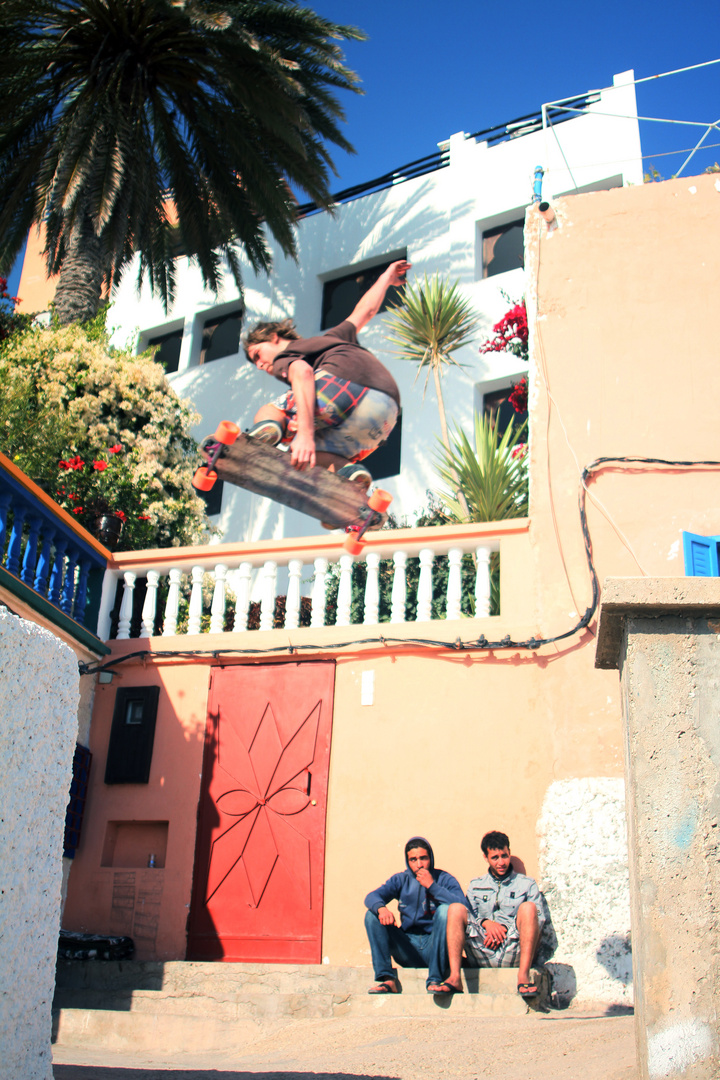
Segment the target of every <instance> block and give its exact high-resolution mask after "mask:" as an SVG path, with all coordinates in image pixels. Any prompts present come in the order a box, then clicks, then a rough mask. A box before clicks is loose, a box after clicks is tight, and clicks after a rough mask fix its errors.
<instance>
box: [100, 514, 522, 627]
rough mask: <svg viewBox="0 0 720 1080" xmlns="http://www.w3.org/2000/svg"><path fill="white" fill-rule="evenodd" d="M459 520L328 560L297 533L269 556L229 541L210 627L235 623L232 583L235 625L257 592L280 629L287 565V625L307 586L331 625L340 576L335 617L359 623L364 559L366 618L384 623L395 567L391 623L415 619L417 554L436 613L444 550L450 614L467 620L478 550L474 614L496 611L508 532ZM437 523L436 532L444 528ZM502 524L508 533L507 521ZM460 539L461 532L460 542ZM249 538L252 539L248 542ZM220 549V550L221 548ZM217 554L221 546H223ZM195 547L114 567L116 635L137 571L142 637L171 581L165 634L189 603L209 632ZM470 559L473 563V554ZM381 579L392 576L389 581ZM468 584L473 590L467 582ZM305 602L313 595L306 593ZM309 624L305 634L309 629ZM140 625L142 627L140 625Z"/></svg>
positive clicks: (421, 590)
mask: <svg viewBox="0 0 720 1080" xmlns="http://www.w3.org/2000/svg"><path fill="white" fill-rule="evenodd" d="M457 528H458V531H460V532H461V535H460V536H458V535H457V533H455V534H454V533H453V532H452V529H451V528H450V527H448V528H443V529H438V530H437V532H438V534H439V535H440V537H441V539H440V540H439V542H438V543H437V544H435V539H434V536H433V537H429V536H428V533H429V532H430V530H423V532H424V536H423V535H422V533H421V535H420V536H418V538H417V539H416V540H415V539H413V538H412V536H409V537H408V536H407V534H405V535H404V536H403V537H400V536H399V537H398V539H399V540H401V543H400V544H398V546H395V544H393V542H392V534H391V533H388V534H387V539H386V536H385V534H383V535H382V542H379V540H380V537H379V536H378V537H376V538H374V542H371V543H369V544H368V547H367V549H366V551H365V553H364V554H361V555H360V556H358V557H356V558H353V556H351V555H348V554H346V553H344V552H343V551H342V549H339V550H337V554H336V555H334V557H333V559H332V560H329V559H328V558H327V556H326V555H325V554H323V555H315V554H314V553H313V552H312V549H310V550H309V551H308V550H307V548H305V551H306V554H305V557H304V558H303V557H302V555H303V552H302V550H300V551H298V547H297V545H296V546H295V547H293V542H292V541H290V542H288V543H287V545H286V546H285V547H284V549H283V548H282V547H281V545H280V544H278V543H277V542H270V543H269V544H268V545H267V547H268V548H270V552H269V553H268V554H272V555H273V557H272V558H269V557H268V554H265V555H263V545H256V546H255V547H254V548H252V549H251V550H250V551H248V554H247V556H245V557H244V558H243V557H242V555H241V554H240V553H238V554H237V555H236V556H235V559H236V560H237V561H235V560H234V559H233V553H232V550H231V547H230V545H223V546H222V547H221V548H220V551H222V554H223V557H224V560H225V561H222V562H218V563H217V564H216V566H215V568H214V570H213V572H212V578H213V592H212V603H211V609H210V625H209V630H210V632H211V633H213V634H223V633H225V632H226V630H225V618H226V608H227V600H228V596H227V590H228V589H231V590H232V592H233V593H234V594H235V598H236V608H235V622H234V626H233V630H234V632H236V633H238V632H240V633H243V632H246V631H247V627H248V616H249V610H250V600H251V597H253V596H255V597H257V598H258V599H259V600H260V627H259V629H260V631H262V632H268V631H271V630H272V629H273V623H274V620H275V610H276V599H277V594H278V575H279V574H282V575H283V580H286V581H287V584H286V586H285V588H284V590H283V589H282V586H281V591H285V592H286V596H285V618H284V624H283V626H284V629H285V630H286V631H299V629H300V621H301V611H302V604H303V597H304V596H305V597H307V594H308V591H309V600H310V606H311V619H310V624H311V627H312V628H319V627H322V626H325V625H326V600H327V591H328V587H330V586H331V585H332V587H334V588H336V589H337V602H336V615H335V620H334V624H335V625H336V626H338V627H345V626H350V624H351V619H352V604H353V595H354V592H353V589H354V583H353V578H354V566H355V564H356V562H360V561H363V560H364V562H365V567H366V578H365V590H364V596H363V598H362V600H363V614H362V622H363V624H364V625H365V626H373V627H374V626H377V625H378V624H379V620H380V600H381V596H383V595H385V584H384V583H385V581H386V580H387V579H388V578H389V577H390V575H392V583H391V585H390V586H389V589H388V592H389V596H388V601H389V606H390V622H391V623H395V624H403V623H406V622H407V617H406V607H407V601H408V593H409V589H410V586H409V585H408V561H409V560H415V565H417V563H419V578H418V582H417V595H416V597H415V600H416V603H417V613H416V616H415V618H416V621H417V622H418V623H424V622H430V621H433V581H434V574H435V572H436V565H437V560H438V558H442V559H444V560H446V561H447V590H446V597H445V601H446V603H445V616H444V618H445V619H447V620H457V619H460V618H461V617H462V603H463V558H464V557H465V556H473V559H474V562H475V565H476V576H475V586H474V601H475V617H476V618H487V617H488V616H489V615H490V603H491V589H490V564H491V556H492V554H493V552H497V551H499V550H500V541H499V540H498V539H497V538H496V537H493V536H492V535H488V534H489V533H490V530H489V529H488V527H487V526H485V527H478V531H477V532H475V533H474V534H473V532H472V531H470V530H467V529H465V530H460V527H457ZM481 528H482V529H483V531H482V532H481V531H480V529H481ZM432 531H433V533H434V532H435V530H432ZM498 531H499V532H502V530H501V529H499V530H498ZM456 537H457V539H456ZM486 538H487V539H486ZM428 540H430V543H428ZM453 540H455V542H454V543H453ZM479 541H482V542H479ZM431 544H432V545H433V546H431ZM243 546H246V547H249V545H243ZM215 550H216V551H217V549H215ZM321 550H322V549H321ZM326 550H327V548H326ZM220 551H218V554H220ZM236 551H237V548H236ZM211 552H212V549H208V554H210V553H211ZM276 552H277V554H276ZM212 553H213V554H214V552H212ZM193 554H194V558H193V556H192V555H191V554H190V553H188V559H187V561H185V562H183V560H182V552H181V551H178V549H175V550H174V551H173V553H172V555H171V554H170V553H168V555H169V558H168V561H167V562H166V563H164V564H160V560H156V562H155V565H154V566H152V567H149V568H148V569H146V570H144V571H143V570H140V569H139V568H138V561H137V558H136V557H135V559H134V561H133V563H132V565H133V569H132V570H130V569H128V570H125V571H123V570H122V561H121V560H122V556H119V557H118V559H117V564H116V567H115V569H114V571H113V573H114V575H115V576H114V577H112V581H113V582H114V581H115V580H116V579H117V577H118V576H120V577H121V580H122V583H123V591H122V600H121V603H120V611H119V616H118V628H117V638H118V639H119V640H123V639H127V638H129V637H130V634H131V623H132V617H133V595H134V590H135V585H136V579H137V577H138V576H139V577H140V578H141V579H142V578H144V579H145V599H144V603H143V608H142V616H141V626H140V629H139V636H140V637H142V638H149V637H152V636H153V634H154V633H155V623H156V619H157V611H158V601H157V598H158V590H159V588H160V587H161V583H162V582H165V585H166V588H167V600H166V603H165V611H164V613H163V624H162V635H163V636H164V637H170V636H173V635H176V634H177V633H178V620H179V612H180V611H181V610H182V608H183V604H185V603H186V604H187V629H186V630H185V629H184V628H183V627H182V626H181V629H180V633H185V632H186V633H188V634H200V633H202V632H203V610H204V609H203V582H204V580H205V574H206V568H205V567H204V566H202V565H200V564H198V563H197V562H196V561H195V560H196V559H197V549H196V550H195V552H194V553H193ZM170 559H172V562H170ZM331 561H332V569H331ZM467 561H468V565H469V560H467ZM311 568H312V569H311ZM381 572H382V578H381ZM310 579H311V583H310ZM109 580H110V579H109ZM410 580H411V581H414V580H415V575H414V573H413V574H411V575H410ZM381 582H382V583H383V587H382V590H381ZM113 588H114V584H113ZM435 590H436V591H437V581H435ZM465 591H466V592H467V586H466V588H465ZM305 602H307V599H306V600H305ZM108 603H109V601H108ZM109 610H110V608H109V607H108V611H109ZM280 610H282V608H280ZM206 629H207V624H206ZM300 632H301V633H305V631H300ZM135 633H136V634H137V633H138V630H137V629H136V630H135Z"/></svg>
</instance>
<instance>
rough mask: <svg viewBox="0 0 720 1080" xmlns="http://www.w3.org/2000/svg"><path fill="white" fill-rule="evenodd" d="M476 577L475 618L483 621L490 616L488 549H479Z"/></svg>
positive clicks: (476, 552)
mask: <svg viewBox="0 0 720 1080" xmlns="http://www.w3.org/2000/svg"><path fill="white" fill-rule="evenodd" d="M475 555H476V556H477V577H476V578H475V618H476V619H483V618H485V616H486V615H489V614H490V548H489V547H479V548H477V549H476V551H475Z"/></svg>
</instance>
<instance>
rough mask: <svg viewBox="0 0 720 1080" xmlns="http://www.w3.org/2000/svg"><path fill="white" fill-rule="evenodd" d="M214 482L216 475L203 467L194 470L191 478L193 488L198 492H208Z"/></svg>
mask: <svg viewBox="0 0 720 1080" xmlns="http://www.w3.org/2000/svg"><path fill="white" fill-rule="evenodd" d="M216 480H217V473H216V472H212V471H211V470H210V469H207V468H206V467H205V466H204V465H202V466H201V467H200V468H199V469H196V470H195V475H194V476H193V487H194V488H197V490H198V491H210V489H211V488H212V486H213V484H214V483H215V481H216Z"/></svg>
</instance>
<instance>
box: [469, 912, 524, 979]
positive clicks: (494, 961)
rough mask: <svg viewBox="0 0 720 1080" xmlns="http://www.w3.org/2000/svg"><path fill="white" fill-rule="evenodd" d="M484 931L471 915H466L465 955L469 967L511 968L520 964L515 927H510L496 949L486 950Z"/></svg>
mask: <svg viewBox="0 0 720 1080" xmlns="http://www.w3.org/2000/svg"><path fill="white" fill-rule="evenodd" d="M484 942H485V931H484V930H483V928H482V926H481V925H480V923H478V922H476V921H475V919H474V918H473V917H472V915H468V924H467V933H466V934H465V955H466V956H467V959H468V966H469V967H481V968H482V967H485V968H511V967H518V966H519V964H520V938H519V937H518V931H517V926H511V927H510V928H509V930H508V932H507V936H506V937H505V940H504V941H503V943H502V945H500V946H499V947H498V948H497V949H488V948H486V946H485V944H484Z"/></svg>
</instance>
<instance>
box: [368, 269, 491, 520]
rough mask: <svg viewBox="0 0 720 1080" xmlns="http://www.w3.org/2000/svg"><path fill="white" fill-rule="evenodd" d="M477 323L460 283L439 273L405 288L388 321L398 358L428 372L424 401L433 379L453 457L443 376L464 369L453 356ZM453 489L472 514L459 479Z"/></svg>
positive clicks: (448, 449) (446, 441)
mask: <svg viewBox="0 0 720 1080" xmlns="http://www.w3.org/2000/svg"><path fill="white" fill-rule="evenodd" d="M477 323H478V318H477V316H476V314H475V312H474V311H473V308H472V305H471V304H470V302H469V301H468V300H465V299H464V298H463V296H462V295H461V293H460V286H459V284H458V283H457V282H456V283H455V284H452V285H451V284H450V283H449V282H447V281H444V280H443V279H442V278H441V277H440V276H439V275H438V274H435V275H434V276H433V277H432V278H431V279H428V277H427V275H425V278H424V280H423V283H422V284H418V285H417V286H413V285H406V286H405V290H404V293H403V303H402V306H401V307H397V308H394V309H393V311H392V315H391V317H390V319H389V320H388V328H389V330H390V331H391V334H390V338H389V340H390V341H392V342H393V344H394V345H397V346H398V350H397V352H398V355H399V356H401V357H402V358H403V359H404V360H411V361H413V362H414V363H416V364H417V366H418V370H417V375H416V376H415V377H416V379H417V377H418V376H419V374H420V372H421V371H422V370H423V369H424V370H425V386H424V388H423V398H424V397H425V394H426V392H427V388H428V383H429V381H430V376H431V375H432V377H433V381H434V383H435V393H436V394H437V402H438V410H439V413H440V431H441V434H442V441H443V445H444V446H445V450H446V452H447V454H451V446H450V436H449V433H448V424H447V416H446V414H445V401H444V399H443V393H442V383H441V376H442V373H443V371H444V369H445V368H446V367H449V366H450V365H454V366H455V367H459V368H461V367H463V365H462V364H460V363H458V361H457V360H456V359H455V357H454V356H453V353H454V352H456V351H457V350H458V349H460V348H462V346H463V345H468V344H469V343H470V342H471V341H472V339H473V336H474V333H475V328H476V327H477ZM454 486H455V492H456V495H457V498H458V500H459V501H460V504H461V505H463V504H465V510H466V512H467V513H468V514H469V508H468V507H467V503H465V497H464V495H463V493H462V489H461V486H460V480H459V478H456V479H455V485H454Z"/></svg>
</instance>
